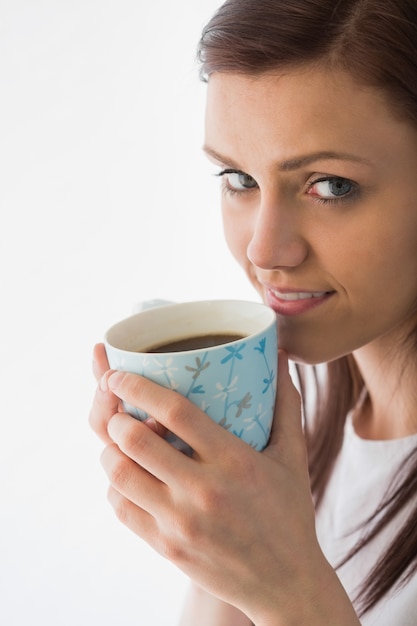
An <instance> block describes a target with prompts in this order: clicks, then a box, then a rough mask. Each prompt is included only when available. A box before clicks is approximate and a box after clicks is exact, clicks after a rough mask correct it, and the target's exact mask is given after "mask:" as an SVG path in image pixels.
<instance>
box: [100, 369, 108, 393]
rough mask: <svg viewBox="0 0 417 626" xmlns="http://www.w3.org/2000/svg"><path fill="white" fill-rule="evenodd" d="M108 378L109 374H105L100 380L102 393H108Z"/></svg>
mask: <svg viewBox="0 0 417 626" xmlns="http://www.w3.org/2000/svg"><path fill="white" fill-rule="evenodd" d="M107 378H108V375H107V372H106V373H105V374H103V376H102V377H101V378H100V385H99V386H100V389H101V391H103V392H104V393H105V392H106V391H108V388H109V387H108V384H107Z"/></svg>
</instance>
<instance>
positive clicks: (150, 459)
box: [90, 347, 359, 626]
mask: <svg viewBox="0 0 417 626" xmlns="http://www.w3.org/2000/svg"><path fill="white" fill-rule="evenodd" d="M106 367H107V363H106V362H105V358H104V352H103V349H102V347H97V348H96V366H95V372H96V376H97V377H98V378H100V377H101V378H100V384H99V389H98V391H97V394H96V397H95V401H94V404H93V408H92V411H91V417H90V420H91V425H92V427H93V428H94V430H95V431H96V432H97V433H98V435H99V436H101V438H102V439H103V440H104V441H105V442H106V443H107V444H108V445H107V447H106V449H105V450H104V452H103V455H102V464H103V466H104V469H105V471H106V472H107V475H108V477H109V481H110V489H109V500H110V502H111V504H112V505H113V507H114V509H115V512H116V514H117V516H118V517H119V519H120V520H121V521H122V522H123V523H124V524H126V526H128V527H129V528H130V529H131V530H132V531H133V532H135V533H136V534H137V535H139V536H140V537H142V538H143V539H144V540H145V541H146V542H147V543H149V544H150V545H151V546H152V547H153V548H154V549H155V550H157V551H158V552H159V553H160V554H162V555H163V556H164V557H166V558H168V559H169V560H170V561H172V562H173V563H175V564H176V565H177V566H178V567H179V568H181V569H182V570H183V571H184V572H185V573H186V574H187V575H188V576H189V577H190V578H191V579H192V580H194V581H195V583H197V584H198V585H200V586H201V587H202V588H203V589H205V590H206V591H208V592H209V593H211V594H213V595H214V596H216V597H218V598H220V599H222V600H224V601H225V602H228V603H230V604H231V605H233V606H236V607H237V608H239V609H240V610H241V611H243V612H244V613H245V614H246V615H247V616H248V617H249V618H250V619H251V620H252V621H253V622H254V623H256V624H257V625H258V624H259V625H260V624H277V625H278V624H291V623H293V622H292V621H290V620H292V619H294V623H308V624H309V626H313V625H315V624H320V626H323V624H327V623H328V624H330V623H335V622H332V621H331V620H332V619H334V617H335V613H334V610H333V608H332V607H330V609H329V615H328V617H329V621H326V611H327V608H328V607H327V602H328V600H327V598H328V596H329V588H330V586H331V585H333V586H335V587H339V585H338V583H337V582H336V581H337V579H336V576H335V575H334V573H333V571H332V570H331V568H330V566H329V565H328V564H327V562H326V561H325V559H324V557H323V555H322V553H321V551H320V548H319V546H318V544H317V539H316V535H315V522H314V510H313V505H312V500H311V496H310V488H309V479H308V471H307V461H306V451H305V444H304V436H303V432H302V426H301V407H300V398H299V395H298V393H297V391H296V390H295V388H294V386H293V385H292V382H291V379H290V376H289V373H288V363H287V359H286V355H285V354H284V353H281V354H280V358H279V386H278V399H277V407H276V414H275V419H274V428H273V431H272V434H271V439H270V443H269V445H268V447H267V448H266V449H265V450H264V451H263V452H262V453H260V452H257V451H255V450H254V449H252V448H251V447H250V446H248V445H247V444H246V443H245V442H243V441H241V440H239V439H238V438H237V437H235V436H234V435H233V434H231V433H229V432H228V431H226V430H224V429H222V428H221V427H219V426H218V425H217V424H215V422H214V421H213V420H211V419H210V418H209V417H208V416H207V415H205V414H204V413H203V412H202V411H200V410H199V409H198V408H197V407H196V406H195V405H193V404H192V403H190V402H189V401H188V400H187V399H185V398H184V397H182V396H181V395H179V394H178V393H176V392H173V391H171V390H167V389H165V388H163V387H160V386H158V385H156V384H155V383H153V382H151V381H149V380H147V379H145V378H142V377H140V376H136V375H133V374H128V373H122V372H107V371H105V370H106ZM119 399H120V400H125V401H126V402H128V403H129V404H131V405H134V406H137V407H140V408H141V409H143V410H144V411H146V412H147V413H148V414H150V415H152V416H154V418H155V419H156V420H157V422H158V423H160V424H162V426H163V427H164V428H166V429H168V430H170V431H172V432H173V433H175V434H176V435H177V436H178V437H180V438H181V439H183V440H184V441H186V442H187V443H188V444H189V445H190V446H191V447H192V449H193V450H194V454H193V456H192V457H188V456H186V455H184V454H182V453H181V452H179V451H178V450H176V449H175V448H174V447H173V446H171V445H170V444H169V443H167V442H166V441H165V440H164V439H163V438H161V437H160V436H158V434H156V433H155V432H153V431H152V429H150V428H148V427H147V426H146V424H143V423H141V422H139V421H137V420H134V419H132V418H131V417H130V416H129V415H127V414H125V413H123V412H122V411H121V406H120V403H119ZM332 593H333V592H332V591H330V601H331V603H332V602H333V601H334V600H333V596H332ZM342 596H343V593H342ZM323 598H325V599H326V601H325V602H323ZM342 599H344V601H345V602H346V598H345V597H344V598H342ZM337 602H338V603H339V604H340V598H338V599H337ZM323 605H324V606H323ZM349 606H350V603H349ZM346 614H347V615H348V613H346ZM349 615H350V617H351V618H352V615H353V614H352V613H350V611H349ZM297 620H298V621H297ZM303 620H304V621H303ZM337 623H338V624H339V623H340V624H344V623H346V624H358V623H359V622H357V621H346V622H342V621H339V622H337Z"/></svg>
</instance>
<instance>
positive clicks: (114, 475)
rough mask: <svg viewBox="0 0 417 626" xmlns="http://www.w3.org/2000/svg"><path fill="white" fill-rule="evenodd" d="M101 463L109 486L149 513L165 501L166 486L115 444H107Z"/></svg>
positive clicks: (158, 510) (162, 506)
mask: <svg viewBox="0 0 417 626" xmlns="http://www.w3.org/2000/svg"><path fill="white" fill-rule="evenodd" d="M100 460H101V464H102V466H103V468H104V470H105V472H106V474H107V477H108V479H109V482H110V484H111V486H112V487H113V488H114V489H115V490H116V491H118V492H119V493H120V494H121V495H122V496H123V497H125V498H127V499H128V500H129V501H130V502H132V503H133V504H135V505H136V506H138V507H140V508H141V509H143V510H144V511H147V512H148V513H150V514H151V515H155V514H158V512H161V510H162V509H163V508H164V506H165V505H166V503H167V500H168V498H167V486H166V485H165V484H164V483H162V482H161V481H160V480H158V479H157V478H156V477H155V476H152V475H151V474H149V472H147V471H146V470H145V469H143V468H142V467H140V466H139V465H137V464H136V463H135V462H134V461H133V460H132V459H131V458H129V457H128V456H126V455H125V454H123V452H122V451H121V450H120V448H119V447H118V446H117V445H116V444H112V445H109V446H107V447H106V448H105V449H104V450H103V452H102V455H101V459H100Z"/></svg>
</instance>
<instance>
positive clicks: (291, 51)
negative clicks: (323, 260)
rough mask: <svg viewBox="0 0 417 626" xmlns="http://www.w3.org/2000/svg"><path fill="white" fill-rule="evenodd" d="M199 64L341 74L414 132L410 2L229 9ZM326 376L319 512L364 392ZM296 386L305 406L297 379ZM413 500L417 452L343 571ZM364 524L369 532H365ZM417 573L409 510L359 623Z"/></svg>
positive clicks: (335, 366)
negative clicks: (385, 103)
mask: <svg viewBox="0 0 417 626" xmlns="http://www.w3.org/2000/svg"><path fill="white" fill-rule="evenodd" d="M198 59H199V61H200V67H201V71H200V75H201V78H202V79H203V80H205V81H207V80H209V77H210V75H211V74H212V73H213V72H233V73H240V74H245V75H259V74H262V73H264V72H271V71H281V70H282V69H284V70H285V69H288V68H291V67H295V66H300V65H305V64H313V63H316V64H318V65H320V66H323V67H326V68H329V69H332V68H334V69H342V70H344V71H347V72H349V73H350V74H351V75H352V76H353V77H354V78H355V79H356V80H357V81H358V82H360V83H362V84H366V85H369V86H373V87H374V88H377V89H381V90H382V91H383V92H384V94H385V96H386V97H388V99H389V101H390V104H391V105H392V107H393V108H394V110H395V111H396V112H397V114H399V115H401V116H402V117H404V118H406V119H408V120H409V121H410V122H412V123H413V124H416V123H417V1H416V0H227V1H226V2H225V3H224V4H223V5H222V6H221V7H220V8H219V9H218V11H217V12H216V13H215V14H214V16H213V17H212V19H211V20H210V22H209V23H208V24H207V25H206V27H205V28H204V30H203V33H202V37H201V40H200V43H199V47H198ZM414 336H417V335H416V334H415V335H414ZM408 349H410V347H408ZM414 351H415V346H414ZM326 367H327V384H326V388H325V389H324V390H323V392H322V393H321V392H320V389H319V385H316V386H317V397H318V401H317V406H316V414H315V416H314V418H313V419H311V420H309V419H308V416H307V426H306V439H307V447H308V451H309V469H310V478H311V487H312V492H313V496H314V498H315V502H316V506H319V504H320V501H321V499H322V496H323V493H324V491H325V488H326V484H327V482H328V479H329V477H330V474H331V471H332V467H333V465H334V462H335V460H336V457H337V455H338V453H339V451H340V448H341V445H342V441H343V432H344V425H345V421H346V415H347V413H348V412H349V411H350V410H351V409H352V408H353V407H354V406H355V404H356V403H357V401H358V399H359V396H360V394H361V393H362V391H363V388H364V383H363V380H362V378H361V376H360V373H359V370H358V368H357V367H356V364H355V361H354V359H353V357H352V356H351V355H350V356H347V357H343V358H341V359H338V360H336V361H334V362H332V363H328V364H327V366H326ZM301 373H302V372H301ZM300 381H301V391H302V395H303V396H304V397H305V389H304V383H303V381H304V377H303V376H302V375H301V377H300ZM397 478H398V477H397ZM416 492H417V450H415V451H414V452H413V453H412V454H411V455H410V457H409V458H408V459H407V461H406V462H405V463H404V467H403V472H402V474H401V477H400V479H399V480H397V481H396V483H395V484H394V485H393V486H392V488H391V489H390V490H389V491H387V494H386V496H385V498H384V501H383V502H381V504H380V506H379V507H378V509H377V510H376V511H375V514H374V515H373V516H372V518H371V519H370V520H367V522H368V524H366V525H365V534H364V537H363V539H362V540H361V541H360V542H359V543H358V545H357V546H355V548H354V549H353V550H352V552H351V553H350V554H348V555H346V558H345V560H344V562H346V561H347V560H349V559H350V558H352V557H353V556H354V555H355V554H356V553H357V552H358V551H359V550H361V549H362V548H363V547H364V546H365V545H367V544H368V543H369V542H370V541H371V540H372V539H373V538H374V537H375V535H377V534H378V533H379V532H380V531H381V530H382V529H383V528H384V527H385V526H386V525H387V524H388V523H389V522H390V521H391V520H392V519H393V518H395V516H396V515H397V514H398V513H399V511H401V510H402V509H403V508H404V507H405V506H406V505H410V502H411V501H412V499H413V498H414V497H415V493H416ZM370 522H375V523H374V525H372V526H371V524H370ZM340 565H341V564H340ZM416 571H417V504H414V505H413V506H412V511H411V513H410V514H409V516H408V519H407V521H406V522H405V524H404V525H403V526H402V527H401V528H400V529H399V531H398V532H397V535H396V537H395V538H394V540H393V542H392V544H391V545H389V546H388V547H387V549H386V551H385V553H384V554H383V555H382V556H381V558H380V560H379V561H378V562H377V563H376V564H375V567H374V568H373V570H372V572H371V574H370V575H369V577H368V578H367V580H365V581H363V585H362V588H361V590H360V592H359V595H358V597H357V598H356V599H355V603H356V606H357V610H358V613H359V615H363V614H364V613H365V612H366V611H368V610H369V609H370V608H372V607H373V606H374V605H375V604H376V603H377V602H378V601H379V600H381V598H382V597H383V596H384V595H385V594H386V593H387V592H388V591H389V590H390V589H391V588H393V587H394V586H396V585H401V584H405V583H406V582H407V580H408V579H409V578H410V577H411V576H412V575H413V574H414V573H415V572H416Z"/></svg>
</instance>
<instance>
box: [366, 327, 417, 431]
mask: <svg viewBox="0 0 417 626" xmlns="http://www.w3.org/2000/svg"><path fill="white" fill-rule="evenodd" d="M384 343H385V342H384V341H383V340H381V339H379V340H378V341H377V342H374V343H372V344H368V345H367V346H364V347H363V348H360V349H359V350H357V351H356V352H355V353H354V358H355V361H356V363H357V365H358V368H359V371H360V373H361V375H362V378H363V380H364V383H365V387H366V390H367V394H366V395H365V397H364V398H363V401H362V402H361V403H359V405H358V407H357V411H356V413H355V414H354V426H355V430H356V432H357V434H358V435H359V436H360V437H362V438H364V439H375V440H376V439H399V438H401V437H406V436H408V435H411V434H414V433H417V414H416V409H415V407H416V404H417V403H416V400H417V393H416V389H415V388H416V384H415V381H416V379H417V371H416V370H417V367H416V364H415V361H416V359H411V358H407V354H406V352H405V350H404V349H401V348H400V346H401V343H400V342H396V343H394V344H393V343H392V342H390V345H388V346H387V345H384ZM393 346H394V347H393ZM410 350H411V348H410Z"/></svg>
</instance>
